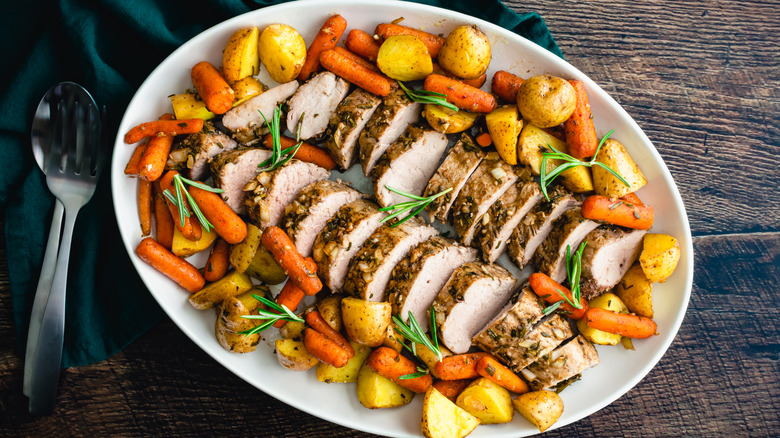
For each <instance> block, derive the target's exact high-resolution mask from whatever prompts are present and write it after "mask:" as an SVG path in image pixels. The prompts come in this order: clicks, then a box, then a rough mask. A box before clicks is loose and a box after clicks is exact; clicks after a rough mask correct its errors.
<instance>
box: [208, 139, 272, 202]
mask: <svg viewBox="0 0 780 438" xmlns="http://www.w3.org/2000/svg"><path fill="white" fill-rule="evenodd" d="M269 158H271V151H269V150H267V149H263V148H256V147H246V148H238V149H234V150H232V151H227V152H222V153H221V154H219V155H217V156H215V157H214V158H212V159H211V161H210V162H209V167H211V175H212V177H213V178H214V187H216V188H218V189H222V190H224V191H223V192H222V193H221V194H220V196H222V199H224V200H225V203H227V205H229V206H230V208H232V209H233V211H235V212H236V214H244V212H245V211H246V207H244V186H246V185H247V183H248V182H249V181H251V180H252V178H254V177H256V176H257V174H258V173H260V172H258V170H259V167H258V166H259V165H260V164H261V163H262V162H263V161H265V160H267V159H269Z"/></svg>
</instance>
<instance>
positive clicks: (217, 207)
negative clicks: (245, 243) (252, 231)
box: [187, 186, 246, 245]
mask: <svg viewBox="0 0 780 438" xmlns="http://www.w3.org/2000/svg"><path fill="white" fill-rule="evenodd" d="M187 191H188V192H190V196H192V199H194V200H195V203H196V204H197V205H198V208H200V211H201V213H203V216H205V217H206V219H207V220H208V221H209V222H211V225H213V226H214V231H215V232H216V233H217V234H218V235H219V237H221V238H223V239H225V242H227V243H230V244H231V245H233V244H236V243H239V242H241V241H242V240H244V238H245V237H246V222H244V220H243V219H241V218H240V217H239V216H238V215H237V214H236V212H234V211H233V209H232V208H230V206H229V205H227V203H226V202H225V201H224V200H223V199H222V197H221V196H219V195H218V194H216V193H213V192H209V191H207V190H203V189H201V188H198V187H195V186H190V187H189V188H188V189H187Z"/></svg>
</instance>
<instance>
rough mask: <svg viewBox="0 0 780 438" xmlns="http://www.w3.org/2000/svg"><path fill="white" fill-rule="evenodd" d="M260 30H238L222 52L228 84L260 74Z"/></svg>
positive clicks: (223, 69) (255, 28)
mask: <svg viewBox="0 0 780 438" xmlns="http://www.w3.org/2000/svg"><path fill="white" fill-rule="evenodd" d="M259 40H260V29H258V28H257V26H253V27H247V28H244V29H239V30H237V31H236V32H235V33H234V34H233V35H232V36H231V37H230V39H229V40H228V42H227V44H226V45H225V50H224V51H223V52H222V75H223V76H224V77H225V80H226V81H227V83H228V84H231V86H232V84H233V82H236V81H239V80H241V79H244V78H246V77H249V76H255V75H256V74H258V73H259V72H260V57H259V56H258V53H257V50H258V42H259Z"/></svg>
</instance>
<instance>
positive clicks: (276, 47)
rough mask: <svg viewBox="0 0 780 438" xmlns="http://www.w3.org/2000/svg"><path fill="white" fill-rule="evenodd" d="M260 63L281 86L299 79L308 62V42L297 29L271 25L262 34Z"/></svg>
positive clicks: (259, 45)
mask: <svg viewBox="0 0 780 438" xmlns="http://www.w3.org/2000/svg"><path fill="white" fill-rule="evenodd" d="M258 50H259V52H260V61H261V62H262V63H263V65H264V66H265V68H266V69H267V70H268V74H269V75H271V78H273V80H275V81H276V82H279V83H280V84H283V83H285V82H290V81H291V80H293V79H295V78H296V77H298V73H300V72H301V69H302V68H303V63H304V61H306V42H305V41H304V40H303V37H302V36H301V34H300V33H298V31H297V30H295V28H293V27H291V26H288V25H286V24H278V23H276V24H271V25H270V26H268V27H266V28H265V29H263V32H262V33H260V39H259V43H258Z"/></svg>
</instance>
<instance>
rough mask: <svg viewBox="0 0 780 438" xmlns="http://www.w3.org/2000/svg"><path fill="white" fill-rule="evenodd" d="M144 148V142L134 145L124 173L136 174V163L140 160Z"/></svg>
mask: <svg viewBox="0 0 780 438" xmlns="http://www.w3.org/2000/svg"><path fill="white" fill-rule="evenodd" d="M145 150H146V143H141V144H139V145H138V146H136V147H135V150H134V151H133V155H131V156H130V160H128V162H127V166H125V175H138V164H139V163H140V162H141V157H142V156H143V155H144V151H145Z"/></svg>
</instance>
